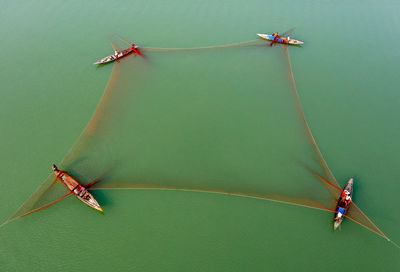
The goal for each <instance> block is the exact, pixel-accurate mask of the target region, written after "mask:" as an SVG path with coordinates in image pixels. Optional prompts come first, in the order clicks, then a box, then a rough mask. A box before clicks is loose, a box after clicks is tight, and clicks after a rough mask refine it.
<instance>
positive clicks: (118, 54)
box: [94, 43, 142, 64]
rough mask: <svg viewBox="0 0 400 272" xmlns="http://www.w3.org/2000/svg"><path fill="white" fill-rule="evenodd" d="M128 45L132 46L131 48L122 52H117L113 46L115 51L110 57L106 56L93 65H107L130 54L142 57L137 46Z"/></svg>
mask: <svg viewBox="0 0 400 272" xmlns="http://www.w3.org/2000/svg"><path fill="white" fill-rule="evenodd" d="M130 45H131V46H132V47H131V48H127V49H125V50H122V51H118V50H117V49H116V48H115V46H114V45H113V47H114V50H115V52H114V54H112V55H110V56H107V57H105V58H102V59H101V60H98V61H96V62H95V63H94V64H106V63H109V62H112V61H115V60H118V59H120V58H123V57H125V56H127V55H129V54H131V53H135V54H138V55H142V54H141V53H140V52H139V47H138V46H136V45H135V44H133V43H132V44H130Z"/></svg>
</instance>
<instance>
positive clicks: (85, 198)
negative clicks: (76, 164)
mask: <svg viewBox="0 0 400 272" xmlns="http://www.w3.org/2000/svg"><path fill="white" fill-rule="evenodd" d="M52 169H53V171H54V174H56V176H57V179H58V180H59V181H60V182H61V183H62V184H64V185H65V187H67V189H68V190H70V191H71V192H72V193H73V194H74V195H75V196H76V197H77V198H78V199H79V200H80V201H82V202H83V203H85V204H86V205H88V206H90V207H92V208H93V209H95V210H98V211H100V212H103V209H102V208H101V207H100V205H99V203H97V201H96V199H94V197H93V196H92V195H91V194H90V193H89V192H88V190H87V189H86V188H85V187H83V186H82V185H81V184H79V182H77V181H76V180H75V179H74V178H73V177H71V176H70V175H68V174H67V173H65V172H63V171H60V170H58V168H57V166H55V165H54V164H53V167H52Z"/></svg>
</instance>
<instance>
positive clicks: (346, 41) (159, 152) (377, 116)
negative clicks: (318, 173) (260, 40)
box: [0, 0, 400, 271]
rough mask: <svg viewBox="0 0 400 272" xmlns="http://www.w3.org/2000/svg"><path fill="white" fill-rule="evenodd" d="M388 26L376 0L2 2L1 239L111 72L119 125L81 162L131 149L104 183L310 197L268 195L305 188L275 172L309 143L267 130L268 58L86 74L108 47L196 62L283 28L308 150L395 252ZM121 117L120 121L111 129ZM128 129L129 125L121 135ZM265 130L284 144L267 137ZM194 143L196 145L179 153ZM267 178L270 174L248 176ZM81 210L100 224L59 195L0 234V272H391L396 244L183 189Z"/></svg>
mask: <svg viewBox="0 0 400 272" xmlns="http://www.w3.org/2000/svg"><path fill="white" fill-rule="evenodd" d="M399 12H400V2H399V1H388V0H384V1H379V2H378V1H369V0H368V1H361V0H357V1H353V0H351V1H339V2H337V1H336V2H334V1H310V0H309V1H303V0H301V1H237V0H230V1H209V0H203V1H183V0H172V1H159V0H158V1H149V0H146V1H144V0H139V1H114V2H110V1H94V0H91V1H48V0H42V1H40V0H39V1H0V37H1V43H0V49H1V50H0V59H1V60H2V61H1V62H0V84H1V88H0V94H1V99H0V143H1V144H0V147H1V149H0V150H1V151H0V173H1V178H0V188H1V190H0V224H3V222H6V221H7V219H9V218H10V217H11V216H12V215H13V214H14V213H15V212H16V211H17V210H18V208H19V207H20V206H21V205H22V204H23V203H24V202H25V201H27V200H28V199H29V197H30V196H31V195H32V193H33V192H34V191H35V190H36V189H37V188H38V187H39V186H40V185H41V184H42V183H43V181H44V180H46V179H47V178H48V177H49V175H50V174H51V168H50V166H51V165H52V164H53V163H56V164H58V163H60V162H61V161H63V159H64V158H65V156H66V155H67V154H70V151H71V150H73V149H71V148H73V146H74V145H75V143H76V141H77V139H78V138H79V137H80V136H81V135H82V131H83V130H84V129H85V127H86V126H87V124H88V122H89V120H90V119H91V117H92V116H93V113H94V112H95V110H96V107H97V105H98V103H99V101H100V100H101V98H102V96H103V93H104V91H105V90H106V86H107V84H108V83H109V80H110V78H112V75H113V74H115V73H116V71H115V69H116V68H118V69H119V70H118V73H119V75H120V78H122V79H124V80H123V81H122V83H121V82H120V81H118V84H120V85H118V84H117V87H118V86H119V87H118V88H116V89H118V90H131V89H134V90H135V91H137V92H134V93H126V94H125V95H123V96H122V98H123V99H121V103H122V104H121V105H123V106H121V108H119V107H118V106H114V107H113V108H112V109H113V112H112V114H115V116H117V117H119V116H123V118H122V119H118V118H116V119H113V118H111V117H112V116H113V115H112V114H111V117H109V116H110V115H106V116H108V117H107V118H109V119H107V122H109V124H110V128H113V130H110V131H111V132H110V134H107V132H104V134H101V135H102V137H104V138H101V137H100V140H97V141H95V142H94V144H93V146H92V148H93V147H96V146H97V145H101V144H104V143H106V140H110V139H113V142H112V144H110V145H107V146H108V147H110V148H109V149H107V152H106V153H99V154H100V155H103V157H102V156H97V160H98V161H96V163H98V164H99V165H102V163H104V160H107V159H108V158H118V159H121V158H122V159H123V160H124V161H123V162H124V163H129V162H130V161H129V158H130V157H129V156H127V152H125V150H134V151H135V152H136V153H134V154H135V160H134V164H132V167H129V166H126V164H124V165H125V166H124V167H125V168H123V170H121V171H120V172H119V174H120V175H125V177H126V176H127V174H126V173H127V171H128V170H129V171H130V172H129V177H132V176H133V175H134V177H135V178H137V179H136V180H135V181H136V182H139V183H140V182H141V181H142V182H143V183H146V182H147V183H149V184H150V183H151V182H153V181H159V184H156V185H163V186H166V187H168V186H169V185H171V186H172V185H174V186H175V185H176V184H177V185H176V186H178V185H180V186H181V187H185V186H186V187H196V188H199V189H204V190H207V189H209V190H213V189H215V190H228V189H232V190H235V191H237V192H239V193H240V192H241V191H243V192H242V193H253V194H257V193H260V194H264V193H265V192H264V191H257V188H258V187H252V186H247V184H249V183H241V180H243V182H249V181H250V180H252V181H253V180H255V181H258V180H261V179H264V180H268V178H271V179H273V180H274V182H275V183H274V190H273V191H271V192H272V193H279V194H282V195H283V194H284V193H285V192H287V193H288V195H289V196H290V197H304V196H310V195H313V196H315V197H316V198H318V193H319V192H321V189H320V188H315V191H313V190H314V188H313V187H310V188H308V187H307V188H306V189H304V188H299V189H298V190H297V189H296V190H294V188H295V187H293V186H291V184H290V183H287V182H288V180H287V179H284V180H283V181H282V183H281V184H280V183H279V182H280V180H279V173H278V172H279V171H278V170H276V169H280V167H282V169H286V170H282V171H285V172H282V174H283V175H285V176H287V177H290V176H296V175H305V174H304V173H303V174H299V173H302V172H297V171H298V169H296V168H285V166H286V164H285V163H286V162H287V161H286V160H284V159H282V158H287V157H288V155H289V154H290V152H289V151H288V150H289V148H288V146H290V147H291V148H297V149H296V150H303V149H302V148H303V146H301V147H299V146H298V145H297V143H303V142H304V143H305V142H307V139H306V137H305V136H304V134H300V133H299V135H298V137H297V134H295V133H294V132H296V131H301V125H302V123H301V120H300V118H298V119H296V118H295V117H293V118H292V119H290V120H292V121H291V122H292V124H293V127H294V128H293V129H292V130H290V129H289V128H287V127H284V126H283V125H282V126H280V125H279V122H280V121H281V120H282V118H286V117H287V118H289V117H288V116H292V115H293V116H294V114H295V113H297V109H296V104H295V102H294V100H291V98H293V96H291V95H289V93H288V91H290V77H289V75H288V69H287V59H286V57H285V54H284V52H283V50H282V48H281V47H279V46H273V47H272V48H270V47H267V46H265V47H264V46H262V45H260V44H258V46H254V47H238V48H236V47H235V48H226V49H223V48H220V49H215V50H214V49H212V50H211V49H210V50H208V51H207V50H198V51H193V52H192V51H184V52H182V53H181V52H180V51H171V52H169V51H165V52H164V53H161V52H158V53H157V52H156V51H154V50H153V51H151V50H149V51H148V53H147V59H140V58H139V57H129V58H127V59H126V60H124V59H122V60H121V61H120V63H118V64H117V65H114V64H110V65H106V66H102V67H96V66H94V65H93V64H92V63H93V62H94V61H96V60H97V59H99V58H102V57H104V56H106V55H108V54H110V53H112V51H113V49H112V47H111V44H110V39H111V40H113V41H114V43H115V44H116V45H117V46H118V48H121V49H123V48H126V45H124V43H122V42H121V41H120V40H119V39H118V37H117V36H116V35H117V34H118V35H120V36H121V37H123V38H124V39H126V40H129V41H134V42H135V43H136V44H137V45H139V46H141V47H143V48H197V47H206V46H217V45H226V44H234V43H240V42H246V41H251V40H255V39H257V36H256V33H272V32H275V31H277V32H284V31H285V30H288V29H290V28H292V27H296V29H295V31H294V32H293V34H292V38H295V39H299V40H302V41H304V42H305V43H304V45H303V46H302V47H290V48H289V52H290V61H291V64H292V69H293V74H294V79H295V81H296V86H297V90H298V92H299V96H300V100H301V104H302V108H303V110H304V113H305V116H306V118H307V121H308V123H309V125H310V128H311V131H312V133H313V136H314V138H315V140H316V142H317V144H318V146H319V148H320V150H321V153H322V154H323V156H324V158H325V160H326V162H327V164H328V166H329V167H330V169H331V171H332V172H333V174H334V175H335V177H336V179H337V180H338V183H339V184H340V186H344V185H345V184H346V182H347V180H348V179H349V178H350V177H352V176H354V178H355V193H354V202H355V203H357V205H358V206H359V207H360V208H361V210H362V211H363V212H364V213H365V214H366V215H367V216H368V217H369V218H370V219H371V220H372V221H373V222H374V224H376V225H377V226H378V227H379V228H380V230H382V231H383V232H384V233H385V234H386V235H387V236H388V237H389V238H390V239H391V240H392V241H393V242H394V243H397V244H399V243H400V233H399V231H398V229H399V225H400V214H399V211H398V208H399V198H398V193H399V191H400V185H399V184H400V183H399V180H400V171H399V166H398V165H399V158H398V154H399V153H400V141H399V138H400V123H399V121H398V119H399V116H400V92H399V87H398V86H399V72H398V66H399V63H400V52H399V51H398V49H397V47H396V45H397V44H399V43H400V36H399V35H398V32H399V26H400V18H399V16H398V14H399ZM141 65H142V66H141ZM174 65H175V66H174ZM117 66H118V67H117ZM113 69H114V71H113ZM174 69H176V70H174ZM163 71H167V72H166V73H163ZM224 71H225V72H224ZM228 71H229V72H228ZM129 73H132V77H130V76H129ZM227 79H230V80H231V81H228V80H227ZM285 80H287V81H285ZM229 82H233V83H234V84H233V83H232V85H229ZM136 84H137V85H136ZM264 84H265V86H269V87H270V89H263V86H264ZM124 86H129V88H124ZM182 86H183V87H182ZM163 87H165V88H163ZM184 87H187V90H188V92H187V93H186V92H183V91H182V90H184ZM135 88H136V89H135ZM265 90H270V91H268V92H266V91H265ZM264 101H265V104H264ZM285 101H287V103H285ZM131 102H132V103H133V104H132V108H129V106H130V105H131V104H130V103H131ZM113 103H114V105H117V104H116V103H117V102H116V101H113ZM264 105H265V109H263V106H264ZM127 106H128V107H127ZM124 107H125V108H129V111H128V113H129V114H121V112H124ZM188 112H189V113H190V114H187V115H185V113H188ZM266 112H270V113H271V112H272V114H270V115H267V114H265V113H266ZM282 112H286V113H287V115H285V114H284V113H282ZM273 113H276V116H275V115H274V114H273ZM278 113H279V114H278ZM233 117H234V118H233ZM126 120H131V121H132V120H134V124H135V127H128V129H127V127H126V126H122V125H121V124H126V122H127V121H126ZM285 120H286V119H285ZM271 122H272V124H273V125H274V127H275V128H276V129H278V130H274V131H275V132H276V131H280V130H279V129H282V133H269V131H268V127H267V125H266V124H268V125H270V124H271ZM210 124H212V125H210ZM111 125H112V126H111ZM286 125H287V123H286ZM104 131H106V129H104ZM136 131H137V133H136ZM284 131H286V132H288V133H283V132H284ZM100 132H101V130H100ZM119 132H123V133H124V135H125V136H124V137H122V136H121V141H120V142H118V139H119V138H118V135H122V133H121V134H118V133H119ZM175 132H176V133H175ZM125 133H126V134H125ZM262 133H264V134H265V135H266V139H268V141H267V140H266V141H265V145H264V143H263V138H262V137H261V136H260V135H264V134H262ZM177 135H178V136H177ZM221 135H225V138H218V137H222V136H221ZM295 136H296V137H295ZM129 137H132V142H130V141H128V139H130V138H129ZM101 139H103V141H101ZM243 139H245V140H243ZM293 139H294V140H293ZM200 141H205V142H202V143H203V144H206V145H205V148H204V147H203V146H194V145H193V144H195V143H200ZM108 143H109V142H108ZM182 143H185V144H184V145H183V144H182ZM101 146H104V145H101ZM294 146H295V147H294ZM178 147H180V148H181V149H179V148H178ZM272 148H277V149H278V150H279V149H282V150H284V151H283V152H282V153H280V152H278V153H279V154H277V153H273V155H274V156H276V158H279V159H280V160H274V159H273V158H274V157H272V156H269V154H271V153H272V152H271V150H272ZM96 150H97V149H96ZM304 150H305V151H304V154H306V153H307V152H308V151H309V149H306V148H305V149H304ZM89 151H90V150H89ZM123 151H124V152H125V153H124V152H123ZM121 152H122V153H121ZM223 152H226V153H223ZM104 154H106V155H107V156H104ZM120 154H123V156H122V157H120ZM221 154H222V155H221ZM304 154H303V153H302V154H301V155H304ZM307 154H308V153H307ZM86 155H87V156H88V157H90V156H95V155H96V153H90V152H89V153H86ZM301 155H300V154H293V157H294V158H298V157H299V156H300V157H301ZM191 156H193V157H191ZM110 161H111V159H110ZM116 161H118V160H116ZM221 161H222V162H224V164H223V168H221V171H219V167H220V165H221V164H220V163H221ZM118 162H120V163H122V162H121V161H120V160H119V161H118ZM173 162H178V163H177V164H176V163H175V164H174V163H173ZM191 162H195V163H197V164H191ZM306 162H307V163H312V159H310V160H309V161H306ZM107 163H108V164H110V162H107ZM107 163H106V164H107ZM122 164H123V163H122ZM95 165H96V164H95ZM271 166H273V168H274V169H275V170H276V171H275V172H274V171H272V172H271V173H268V171H262V169H264V167H265V169H268V167H271ZM190 167H193V168H190ZM203 167H205V168H204V169H208V170H210V169H211V170H212V171H214V172H212V171H211V170H210V171H211V172H201V170H202V169H203ZM276 167H277V168H276ZM93 169H95V170H97V171H98V172H97V173H102V172H103V169H97V168H95V167H92V171H93ZM232 169H234V170H235V171H232ZM136 170H137V171H136ZM250 170H254V171H250ZM82 171H83V170H82ZM93 173H94V172H92V173H91V174H93ZM132 173H134V174H132ZM81 174H82V173H81ZM93 175H95V174H93ZM116 176H118V173H117V174H114V178H115V177H116ZM302 177H304V176H302ZM213 178H215V180H216V181H221V180H222V181H223V183H213ZM245 180H246V181H245ZM230 181H232V183H230ZM108 182H109V183H110V184H113V178H112V177H111V178H110V179H109V180H108ZM114 185H115V183H114ZM125 185H126V184H125ZM125 185H124V186H122V185H121V184H120V186H119V187H128V186H127V185H126V186H125ZM151 185H154V184H151ZM58 186H60V188H62V187H61V185H59V184H58ZM230 186H231V187H230ZM116 187H118V186H116ZM261 187H262V186H261ZM261 187H260V188H261ZM254 188H256V189H254ZM262 188H265V187H262ZM268 188H269V187H268ZM246 190H247V191H246ZM252 190H253V191H252ZM297 193H298V195H297ZM95 195H96V197H97V198H98V199H99V202H101V204H102V205H103V206H104V210H105V213H104V215H102V214H100V213H97V212H94V211H93V210H91V209H90V208H88V207H86V206H84V205H82V203H81V202H79V201H78V200H77V199H76V198H74V197H69V198H67V199H65V200H63V201H61V202H60V203H58V204H56V205H54V206H52V207H51V208H49V209H46V210H44V211H41V212H37V213H34V214H32V215H29V216H26V217H24V218H21V219H17V220H14V221H11V222H9V223H5V224H3V225H1V226H0V267H1V269H0V270H1V271H77V270H85V271H110V270H112V271H338V270H342V269H346V270H348V271H397V270H399V269H400V258H399V256H400V249H399V248H398V247H396V245H395V244H393V243H390V242H388V241H386V240H385V239H383V238H382V237H380V236H378V235H376V234H375V233H373V232H371V231H369V230H368V229H366V228H363V227H361V226H360V225H358V224H355V223H353V222H351V221H350V220H345V221H344V222H343V224H342V227H341V229H340V230H339V231H336V232H333V231H332V226H331V225H332V217H333V215H332V214H331V213H329V212H326V211H321V210H316V209H309V208H306V207H299V206H295V205H288V204H284V203H277V202H273V201H267V200H261V199H253V198H247V197H241V196H233V195H227V194H215V193H207V192H195V191H191V192H188V191H174V190H146V189H141V190H130V189H118V188H117V189H112V190H98V191H96V192H95Z"/></svg>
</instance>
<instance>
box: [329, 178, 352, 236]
mask: <svg viewBox="0 0 400 272" xmlns="http://www.w3.org/2000/svg"><path fill="white" fill-rule="evenodd" d="M353 183H354V180H353V178H351V179H350V180H349V181H348V182H347V185H346V187H344V189H343V191H348V192H349V193H350V198H351V197H353ZM350 205H351V201H350V203H349V204H348V205H343V203H342V202H341V199H340V198H339V200H338V203H337V205H336V213H335V218H334V222H333V228H334V229H335V230H336V229H337V228H338V227H339V226H340V224H342V221H343V219H344V216H345V214H346V213H347V211H348V209H349V207H350ZM339 208H342V210H344V212H343V213H342V214H343V215H342V216H341V217H340V218H338V209H339Z"/></svg>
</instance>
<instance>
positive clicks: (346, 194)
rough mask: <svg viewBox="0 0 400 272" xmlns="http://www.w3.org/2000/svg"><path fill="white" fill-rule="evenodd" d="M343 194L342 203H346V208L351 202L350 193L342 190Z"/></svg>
mask: <svg viewBox="0 0 400 272" xmlns="http://www.w3.org/2000/svg"><path fill="white" fill-rule="evenodd" d="M344 192H345V199H344V203H346V206H347V205H349V204H350V201H351V196H350V192H349V191H347V190H344Z"/></svg>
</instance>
